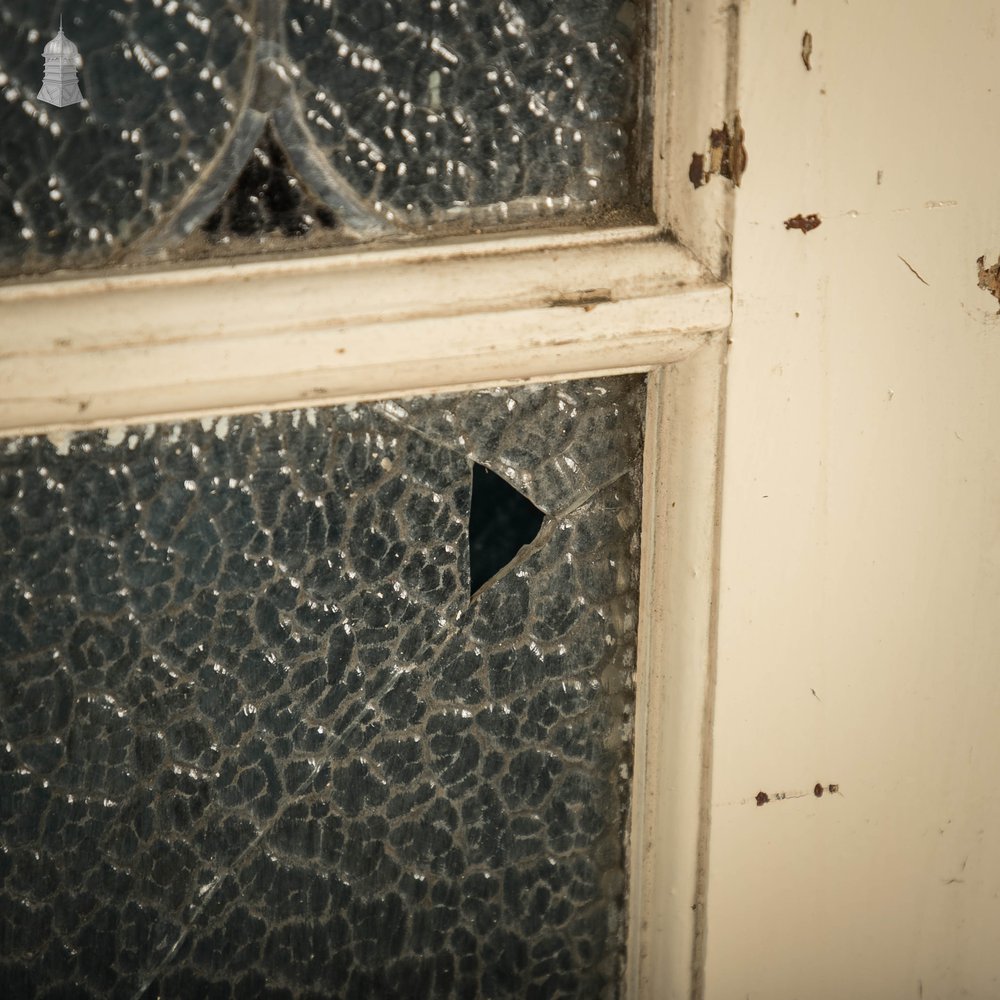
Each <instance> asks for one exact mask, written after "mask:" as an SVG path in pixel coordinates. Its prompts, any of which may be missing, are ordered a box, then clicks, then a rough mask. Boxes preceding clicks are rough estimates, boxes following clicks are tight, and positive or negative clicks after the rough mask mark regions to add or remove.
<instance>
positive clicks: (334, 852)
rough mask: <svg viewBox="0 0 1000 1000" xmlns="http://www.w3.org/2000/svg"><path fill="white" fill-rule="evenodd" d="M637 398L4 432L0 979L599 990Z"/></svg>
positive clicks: (615, 884)
mask: <svg viewBox="0 0 1000 1000" xmlns="http://www.w3.org/2000/svg"><path fill="white" fill-rule="evenodd" d="M643 395H644V383H643V380H642V378H641V377H632V376H629V377H623V378H618V379H607V380H601V381H583V382H575V383H566V384H561V385H546V386H528V387H521V388H517V389H511V390H497V391H487V392H476V393H471V394H465V395H461V396H445V397H439V398H437V399H426V400H419V401H416V400H407V401H397V402H395V403H385V404H380V405H366V406H343V407H336V408H328V409H317V410H304V411H295V412H292V413H280V414H279V413H274V414H260V415H256V416H244V417H238V418H237V417H231V418H228V419H226V418H222V419H219V420H215V421H213V420H206V421H199V422H190V423H184V424H179V425H177V426H149V427H136V428H131V429H127V430H124V431H122V430H117V431H110V432H92V433H83V434H78V435H75V436H73V437H71V438H70V439H68V440H62V441H53V440H49V439H46V438H22V439H15V440H11V441H9V442H8V443H7V444H6V446H5V447H4V448H3V449H2V454H0V727H2V735H0V844H2V850H0V941H2V942H3V948H2V951H0V995H3V996H12V997H13V996H31V995H39V996H40V995H48V993H47V991H51V995H53V996H54V995H59V996H68V995H72V996H92V997H105V996H113V997H119V996H121V997H132V996H139V995H141V996H145V997H150V998H152V997H155V996H163V997H209V996H211V997H233V998H246V997H258V996H264V995H266V996H271V997H291V996H303V997H317V998H318V997H331V996H337V997H358V998H361V997H379V998H389V997H430V996H440V997H517V998H523V997H565V998H569V997H586V998H592V997H614V996H616V995H617V994H618V981H619V975H620V968H621V960H622V947H623V940H624V927H623V914H624V894H625V868H624V865H625V856H624V852H625V839H624V838H625V829H626V827H625V815H626V810H627V806H628V778H629V770H630V745H629V734H630V719H631V678H632V673H633V669H634V655H635V654H634V648H635V628H636V600H637V594H636V586H637V567H638V524H639V501H638V488H639V475H640V455H641V451H642V448H641V435H642V428H641V411H642V399H643ZM459 421H460V423H459ZM494 426H495V427H496V430H495V432H494V431H493V430H491V429H490V428H493V427H494ZM602 429H603V430H602ZM456 432H457V433H456ZM605 432H607V433H605ZM518 437H519V438H520V442H519V444H518V445H517V447H515V444H514V442H515V439H516V438H518ZM535 445H537V448H538V450H537V451H532V448H533V447H534V446H535ZM473 456H475V460H476V461H478V462H479V463H481V464H483V465H485V466H487V467H489V468H491V469H493V470H494V471H495V472H496V473H499V474H501V475H502V476H504V477H505V478H507V479H508V480H509V481H510V482H511V483H512V485H517V486H519V487H521V488H522V489H523V490H524V491H525V492H526V493H528V494H530V495H531V496H532V497H533V498H534V500H535V502H536V503H537V505H538V506H540V507H542V508H544V509H545V510H546V512H547V516H546V518H545V520H544V522H543V524H542V526H541V529H540V530H539V531H538V533H537V536H536V537H535V538H534V540H533V541H532V542H531V543H530V544H529V545H527V546H526V547H525V548H522V549H521V551H520V552H519V553H518V554H517V555H516V556H515V558H514V559H513V561H512V562H510V563H509V564H508V565H507V566H506V567H505V568H504V569H502V570H501V571H500V572H499V573H498V574H497V575H496V576H495V577H493V579H492V580H490V581H489V582H488V583H486V584H485V586H483V587H482V589H481V590H479V591H478V592H477V594H476V596H475V597H474V598H472V599H471V601H470V597H469V572H470V562H469V551H470V546H469V533H468V521H469V507H470V498H471V484H472V468H473ZM570 462H571V463H572V464H573V465H575V466H576V470H575V471H576V472H577V473H578V475H575V476H574V475H573V474H571V471H568V470H571V466H570V464H569V463H570Z"/></svg>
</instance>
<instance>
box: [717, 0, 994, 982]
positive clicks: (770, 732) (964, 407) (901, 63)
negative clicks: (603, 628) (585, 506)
mask: <svg viewBox="0 0 1000 1000" xmlns="http://www.w3.org/2000/svg"><path fill="white" fill-rule="evenodd" d="M740 14H741V17H740V44H739V50H740V63H739V88H738V89H739V109H740V112H741V114H742V117H743V122H744V125H745V127H746V130H747V147H748V151H749V167H748V169H747V172H746V175H745V177H744V179H743V184H742V187H741V188H740V190H739V192H738V194H737V196H736V223H735V232H734V258H733V260H734V265H733V272H734V292H735V322H734V327H733V333H732V346H731V349H730V350H731V353H730V365H729V374H728V400H727V412H726V444H725V448H726V457H725V465H724V483H723V507H722V512H723V513H722V547H721V570H720V573H721V578H720V592H719V632H718V673H717V690H716V709H715V720H714V722H715V728H714V771H713V784H712V793H711V797H712V809H711V839H710V859H709V865H710V867H709V879H708V900H707V914H708V918H707V919H708V924H707V966H706V970H705V977H706V980H705V981H706V990H705V995H706V997H707V998H709V1000H730V998H732V1000H743V998H745V997H749V998H752V1000H793V998H800V1000H825V998H830V1000H834V998H836V1000H862V998H878V1000H893V998H897V997H901V998H902V997H914V998H916V997H921V996H922V997H924V998H935V997H941V998H945V997H947V998H951V997H975V998H998V997H1000V462H998V459H1000V454H998V452H1000V318H998V316H997V308H998V303H997V302H996V301H995V300H994V299H992V298H991V297H990V296H989V295H987V293H986V292H984V291H982V290H980V289H979V288H977V268H976V258H977V257H979V256H980V255H981V254H986V255H987V257H988V258H989V257H991V258H992V260H991V261H990V262H993V261H995V260H996V257H997V253H998V252H1000V199H998V196H1000V183H998V173H997V171H998V164H1000V131H998V129H997V125H996V121H997V118H996V109H997V105H998V100H1000V5H997V4H996V3H995V2H993V0H962V2H961V3H950V4H949V3H943V2H938V3H932V2H926V0H925V2H913V0H909V2H904V0H899V2H891V0H864V2H862V0H853V2H852V0H798V2H797V3H796V2H795V0H747V2H743V3H742V4H740ZM806 30H808V31H810V32H811V33H812V36H813V53H812V71H811V72H810V71H807V70H806V68H805V66H804V65H803V63H802V60H801V57H800V46H801V40H802V35H803V32H804V31H806ZM880 172H881V183H879V173H880ZM800 212H801V213H805V214H808V213H811V212H816V213H818V214H819V215H820V216H821V217H822V225H821V226H820V228H818V229H816V230H815V231H813V232H811V233H809V234H808V235H805V236H803V235H802V234H800V233H798V232H795V231H791V232H789V231H786V230H785V229H784V227H783V225H782V221H783V220H784V219H786V218H788V217H790V216H793V215H795V214H797V213H800ZM900 257H905V258H906V259H907V260H908V261H909V262H910V264H911V265H912V266H913V267H914V268H915V269H916V270H917V271H919V273H920V275H922V277H923V278H924V279H925V281H926V284H924V283H923V282H921V281H920V280H919V279H918V278H917V277H916V276H915V275H914V274H913V273H912V272H911V271H910V270H909V269H908V268H907V266H906V265H905V264H904V263H903V262H902V261H901V260H900ZM814 691H815V694H814V693H813V692H814ZM817 782H820V783H822V784H824V785H827V784H829V783H831V782H832V783H836V784H838V785H839V786H840V792H839V794H836V795H832V796H831V795H830V794H829V793H827V794H824V795H823V797H822V798H821V799H817V798H815V797H814V795H813V793H812V789H813V786H814V785H815V784H816V783H817ZM759 791H764V792H766V793H768V794H769V795H770V797H771V799H772V801H771V802H770V803H768V804H767V805H765V806H762V807H758V806H757V805H756V803H755V800H754V796H755V795H756V794H757V793H758V792H759ZM778 792H787V793H788V794H789V798H787V799H785V800H784V801H775V793H778ZM792 793H805V794H804V796H803V797H800V798H793V797H792Z"/></svg>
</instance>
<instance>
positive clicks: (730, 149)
mask: <svg viewBox="0 0 1000 1000" xmlns="http://www.w3.org/2000/svg"><path fill="white" fill-rule="evenodd" d="M747 161H748V157H747V147H746V132H745V130H744V128H743V122H742V120H741V118H740V115H739V112H737V113H736V114H735V115H733V123H732V127H731V128H730V126H729V124H728V123H727V122H723V123H722V127H721V128H713V129H712V131H711V132H710V133H709V136H708V152H707V153H704V154H702V153H693V154H692V156H691V166H690V167H689V168H688V179H689V180H690V181H691V184H692V185H693V186H694V187H696V188H699V187H701V186H702V185H703V184H707V183H708V182H709V181H710V180H711V179H712V175H713V174H718V175H719V176H720V177H725V178H727V179H728V180H731V181H732V182H733V185H734V186H735V187H739V186H740V181H741V180H742V179H743V174H744V173H745V172H746V168H747Z"/></svg>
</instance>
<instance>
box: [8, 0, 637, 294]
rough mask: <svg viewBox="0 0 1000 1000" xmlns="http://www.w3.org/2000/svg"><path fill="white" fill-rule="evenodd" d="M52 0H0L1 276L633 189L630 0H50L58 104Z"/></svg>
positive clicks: (594, 200)
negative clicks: (61, 58)
mask: <svg viewBox="0 0 1000 1000" xmlns="http://www.w3.org/2000/svg"><path fill="white" fill-rule="evenodd" d="M59 16H60V12H59V10H58V9H57V7H56V6H55V5H44V6H40V5H39V4H37V3H36V2H34V0H30V2H29V0H0V93H2V95H3V97H4V99H3V100H2V101H0V275H3V274H8V275H10V274H17V273H32V272H39V271H45V270H50V269H52V268H55V267H71V268H72V267H86V266H95V265H101V264H108V263H121V262H126V263H128V262H136V263H144V262H147V263H148V262H150V261H156V260H162V259H168V258H176V257H185V256H188V257H190V256H198V255H217V254H219V253H223V252H227V251H237V252H244V253H245V252H247V251H248V250H249V249H253V248H257V249H260V248H265V249H266V248H271V249H274V248H279V249H280V248H287V247H288V246H314V245H329V244H332V243H340V244H347V243H357V242H359V241H370V240H375V239H381V240H383V241H385V240H393V239H406V238H413V237H415V236H421V235H423V236H426V235H427V234H428V233H437V232H460V233H468V232H470V231H472V230H477V231H478V230H480V229H482V228H489V227H496V226H516V225H536V224H542V223H544V222H552V221H557V220H563V221H573V220H576V221H586V220H587V219H592V220H594V221H595V223H596V221H597V220H599V219H604V218H607V217H608V216H609V213H613V212H615V211H617V210H621V211H623V212H626V213H631V217H637V215H636V213H638V212H641V211H642V210H643V209H644V208H645V207H646V206H647V201H648V199H647V191H646V188H647V187H648V185H647V184H645V182H644V174H643V173H642V171H641V170H639V169H638V168H637V167H636V162H637V146H638V145H639V144H640V143H639V141H638V140H637V139H636V134H637V133H636V129H637V123H638V122H639V119H640V115H639V108H640V106H641V104H642V101H641V92H642V89H643V82H642V63H643V56H642V54H643V51H644V44H645V43H644V31H645V20H646V19H645V0H517V2H515V0H351V2H349V3H348V2H343V0H337V2H335V0H256V2H253V0H243V2H238V0H72V2H70V3H67V4H65V5H64V7H63V9H62V16H63V22H64V28H65V33H66V35H67V37H68V38H69V39H70V40H71V41H72V42H73V43H74V44H75V45H76V47H77V49H78V50H79V53H80V65H79V66H78V73H79V80H80V86H81V90H82V93H83V98H84V100H83V103H82V104H74V105H71V106H67V107H56V106H53V105H52V104H49V103H46V102H45V101H42V100H39V98H38V93H39V90H40V89H41V86H42V72H43V61H42V50H43V47H44V45H45V44H46V43H47V42H48V41H49V40H50V39H51V38H52V37H53V36H54V35H55V34H56V31H57V30H58V23H59ZM290 235H295V236H296V237H297V239H296V241H295V242H294V243H292V244H289V243H288V239H287V237H288V236H290Z"/></svg>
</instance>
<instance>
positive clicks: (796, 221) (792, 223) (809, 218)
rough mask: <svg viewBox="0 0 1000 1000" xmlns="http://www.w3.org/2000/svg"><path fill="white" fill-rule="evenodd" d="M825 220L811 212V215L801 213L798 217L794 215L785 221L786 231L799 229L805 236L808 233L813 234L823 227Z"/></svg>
mask: <svg viewBox="0 0 1000 1000" xmlns="http://www.w3.org/2000/svg"><path fill="white" fill-rule="evenodd" d="M822 223H823V220H822V219H821V218H820V217H819V216H818V215H817V214H816V213H815V212H810V214H809V215H803V214H802V213H801V212H800V213H799V214H798V215H793V216H792V217H791V218H790V219H785V229H797V230H798V231H799V232H800V233H802V235H803V236H805V234H806V233H811V232H812V231H813V230H814V229H817V228H818V227H819V226H821V225H822Z"/></svg>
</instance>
